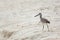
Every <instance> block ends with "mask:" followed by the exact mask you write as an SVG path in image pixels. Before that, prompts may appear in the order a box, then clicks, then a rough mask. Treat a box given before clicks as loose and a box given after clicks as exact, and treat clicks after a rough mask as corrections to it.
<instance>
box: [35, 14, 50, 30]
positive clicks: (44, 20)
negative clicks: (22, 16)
mask: <svg viewBox="0 0 60 40" xmlns="http://www.w3.org/2000/svg"><path fill="white" fill-rule="evenodd" d="M37 16H40V21H41V22H42V24H43V29H44V24H46V25H47V28H48V31H49V26H48V24H50V21H48V20H47V19H45V18H43V17H42V13H39V14H37V15H35V16H34V17H37Z"/></svg>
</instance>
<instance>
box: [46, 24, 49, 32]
mask: <svg viewBox="0 0 60 40" xmlns="http://www.w3.org/2000/svg"><path fill="white" fill-rule="evenodd" d="M46 25H47V28H48V31H49V26H48V24H47V23H46Z"/></svg>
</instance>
